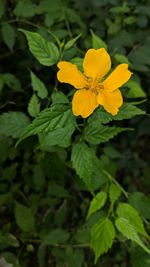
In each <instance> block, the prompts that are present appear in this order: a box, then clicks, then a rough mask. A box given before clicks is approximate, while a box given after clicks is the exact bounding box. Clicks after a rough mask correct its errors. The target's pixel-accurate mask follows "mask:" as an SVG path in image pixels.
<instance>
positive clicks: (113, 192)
mask: <svg viewBox="0 0 150 267" xmlns="http://www.w3.org/2000/svg"><path fill="white" fill-rule="evenodd" d="M120 195H121V189H120V188H119V186H117V185H116V184H113V183H112V184H111V185H110V188H109V198H110V202H111V204H112V205H113V204H114V203H115V201H116V200H117V199H118V198H119V197H120Z"/></svg>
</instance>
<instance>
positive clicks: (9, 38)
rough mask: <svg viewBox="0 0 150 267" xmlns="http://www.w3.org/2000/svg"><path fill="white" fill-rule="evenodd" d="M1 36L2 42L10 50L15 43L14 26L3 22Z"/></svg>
mask: <svg viewBox="0 0 150 267" xmlns="http://www.w3.org/2000/svg"><path fill="white" fill-rule="evenodd" d="M1 30H2V36H3V40H4V43H5V44H6V45H7V47H8V48H9V49H10V50H12V49H13V47H14V44H15V38H16V34H15V30H14V27H13V26H12V25H11V24H8V23H5V24H4V25H3V26H2V28H1Z"/></svg>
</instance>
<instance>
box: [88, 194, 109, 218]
mask: <svg viewBox="0 0 150 267" xmlns="http://www.w3.org/2000/svg"><path fill="white" fill-rule="evenodd" d="M106 199H107V194H106V192H103V191H101V192H99V193H98V194H96V195H95V196H94V198H93V199H92V201H91V203H90V207H89V210H88V214H87V218H89V217H90V216H91V215H92V214H93V213H94V212H96V211H97V210H100V209H101V208H102V207H103V206H104V204H105V202H106Z"/></svg>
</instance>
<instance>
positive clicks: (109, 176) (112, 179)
mask: <svg viewBox="0 0 150 267" xmlns="http://www.w3.org/2000/svg"><path fill="white" fill-rule="evenodd" d="M103 173H105V174H106V175H107V177H108V179H109V180H110V181H113V182H114V183H115V184H116V185H117V186H118V187H119V188H120V190H121V191H122V193H123V194H124V195H125V197H126V198H128V193H127V192H126V191H125V190H124V188H123V187H122V186H121V185H120V184H119V183H118V182H117V181H116V180H115V179H114V178H113V177H112V176H111V175H110V174H109V173H108V172H107V171H105V170H103Z"/></svg>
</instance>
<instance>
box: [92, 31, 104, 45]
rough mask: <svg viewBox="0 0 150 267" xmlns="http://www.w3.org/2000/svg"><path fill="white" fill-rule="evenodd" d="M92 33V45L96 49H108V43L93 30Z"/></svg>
mask: <svg viewBox="0 0 150 267" xmlns="http://www.w3.org/2000/svg"><path fill="white" fill-rule="evenodd" d="M91 35H92V47H93V48H95V49H98V48H105V49H107V44H106V43H105V42H104V41H103V40H102V39H101V38H100V37H99V36H97V35H96V34H95V33H94V32H93V31H92V30H91Z"/></svg>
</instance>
